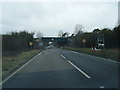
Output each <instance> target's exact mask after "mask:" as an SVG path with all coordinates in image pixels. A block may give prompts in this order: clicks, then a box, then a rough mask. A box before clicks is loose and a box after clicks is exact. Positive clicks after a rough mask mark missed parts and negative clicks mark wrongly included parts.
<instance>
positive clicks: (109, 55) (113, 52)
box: [64, 47, 120, 61]
mask: <svg viewBox="0 0 120 90" xmlns="http://www.w3.org/2000/svg"><path fill="white" fill-rule="evenodd" d="M64 49H67V50H72V51H76V52H81V53H86V54H90V55H94V56H98V57H102V58H106V59H112V60H115V61H118V60H119V59H120V58H119V57H118V56H119V55H120V53H118V50H117V49H108V50H97V51H93V50H92V49H90V48H68V47H66V48H64Z"/></svg>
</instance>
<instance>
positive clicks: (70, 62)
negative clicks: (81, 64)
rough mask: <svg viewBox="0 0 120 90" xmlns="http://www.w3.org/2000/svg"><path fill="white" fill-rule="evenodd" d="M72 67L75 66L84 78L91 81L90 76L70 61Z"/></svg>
mask: <svg viewBox="0 0 120 90" xmlns="http://www.w3.org/2000/svg"><path fill="white" fill-rule="evenodd" d="M68 62H69V63H70V64H71V65H72V66H74V67H75V68H76V69H77V70H78V71H80V72H81V73H82V74H83V75H84V76H86V77H87V78H89V79H91V77H90V76H88V75H87V74H86V73H85V72H83V71H82V70H81V69H80V68H78V67H77V66H76V65H74V64H73V63H72V62H71V61H68Z"/></svg>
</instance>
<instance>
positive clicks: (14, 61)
mask: <svg viewBox="0 0 120 90" xmlns="http://www.w3.org/2000/svg"><path fill="white" fill-rule="evenodd" d="M39 52H41V51H40V50H31V51H26V52H22V53H19V54H16V55H15V56H3V57H2V76H3V78H5V77H6V76H8V75H9V74H10V73H11V72H13V71H14V70H15V69H17V68H18V67H20V66H21V65H22V64H24V63H25V62H26V61H28V60H29V59H31V58H32V57H34V56H35V55H37V54H38V53H39Z"/></svg>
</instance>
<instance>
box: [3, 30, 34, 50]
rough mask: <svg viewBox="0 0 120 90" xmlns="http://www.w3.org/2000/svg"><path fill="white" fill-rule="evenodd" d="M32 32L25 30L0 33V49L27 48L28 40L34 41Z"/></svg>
mask: <svg viewBox="0 0 120 90" xmlns="http://www.w3.org/2000/svg"><path fill="white" fill-rule="evenodd" d="M33 35H34V33H29V32H27V31H21V32H11V33H10V34H4V35H2V51H3V52H6V51H23V50H28V49H29V42H34V38H33Z"/></svg>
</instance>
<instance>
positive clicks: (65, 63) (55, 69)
mask: <svg viewBox="0 0 120 90" xmlns="http://www.w3.org/2000/svg"><path fill="white" fill-rule="evenodd" d="M2 86H3V88H118V63H117V62H114V61H111V60H108V59H102V58H99V57H95V56H90V55H87V54H83V53H77V52H73V51H68V50H62V49H47V50H45V51H43V52H42V53H39V54H38V55H37V56H35V57H34V58H33V59H31V60H30V61H28V62H27V63H26V64H25V65H23V66H22V67H20V68H19V69H18V70H17V71H16V72H15V73H13V74H12V75H11V76H9V77H8V78H7V79H6V80H4V81H3V85H2Z"/></svg>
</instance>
